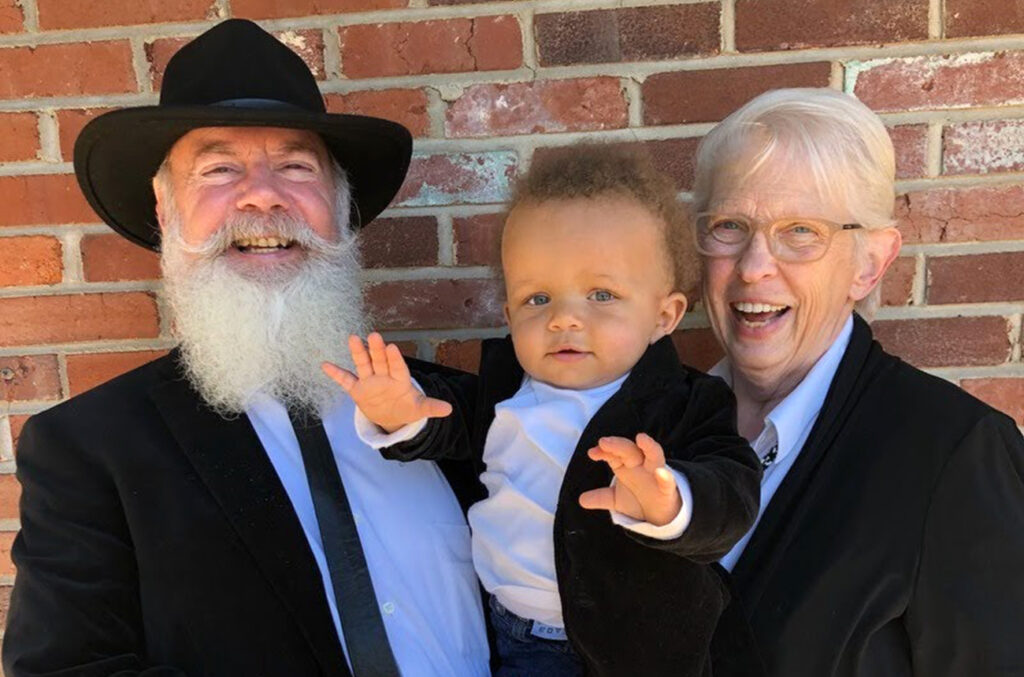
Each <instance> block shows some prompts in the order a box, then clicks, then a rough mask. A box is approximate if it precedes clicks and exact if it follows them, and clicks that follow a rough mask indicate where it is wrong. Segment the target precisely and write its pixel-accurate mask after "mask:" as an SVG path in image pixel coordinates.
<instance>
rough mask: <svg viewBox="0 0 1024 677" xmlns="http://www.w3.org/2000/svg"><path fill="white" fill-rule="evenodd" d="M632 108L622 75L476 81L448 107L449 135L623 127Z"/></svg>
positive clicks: (447, 125)
mask: <svg viewBox="0 0 1024 677" xmlns="http://www.w3.org/2000/svg"><path fill="white" fill-rule="evenodd" d="M628 122H629V111H628V107H627V104H626V98H625V96H624V95H623V92H622V86H621V84H620V83H619V80H618V78H583V79H578V80H546V81H541V82H529V83H514V84H510V85H502V84H499V85H491V84H487V85H474V86H472V87H469V88H467V89H466V91H465V93H464V94H463V95H462V96H460V97H459V98H458V100H457V101H455V102H454V103H452V104H451V105H450V106H449V108H448V113H447V115H446V121H445V134H446V135H447V136H450V137H464V136H497V135H505V134H539V133H545V132H575V131H593V130H599V129H619V128H622V127H625V126H626V125H627V124H628Z"/></svg>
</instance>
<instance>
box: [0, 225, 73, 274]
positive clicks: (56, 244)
mask: <svg viewBox="0 0 1024 677" xmlns="http://www.w3.org/2000/svg"><path fill="white" fill-rule="evenodd" d="M63 265H64V264H63V261H62V260H61V246H60V241H59V240H57V238H54V237H48V236H44V235H26V236H24V237H0V287H16V286H27V285H35V284H57V283H58V282H60V280H61V274H62V271H63Z"/></svg>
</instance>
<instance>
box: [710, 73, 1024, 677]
mask: <svg viewBox="0 0 1024 677" xmlns="http://www.w3.org/2000/svg"><path fill="white" fill-rule="evenodd" d="M894 164H895V163H894V159H893V149H892V144H891V142H890V140H889V137H888V134H887V133H886V130H885V128H884V127H883V125H882V123H881V121H880V120H879V119H878V117H877V116H875V115H874V114H873V113H872V112H871V111H870V110H868V109H867V108H866V107H865V106H863V105H862V104H860V103H859V102H858V101H856V100H855V99H853V98H852V97H849V96H846V95H844V94H841V93H839V92H836V91H832V90H826V89H793V90H778V91H774V92H769V93H767V94H764V95H762V96H760V97H758V98H756V99H754V100H753V101H751V102H750V103H748V104H747V105H746V106H744V107H743V108H741V109H740V110H738V111H737V112H735V113H734V114H733V115H731V116H730V117H729V118H727V119H726V120H725V121H723V122H722V123H721V124H720V125H718V126H717V127H716V128H715V129H714V130H713V131H712V132H711V133H710V134H709V135H708V136H707V137H706V138H705V139H704V141H703V142H702V144H701V147H700V150H699V152H698V163H697V177H696V182H695V186H694V203H695V208H696V211H697V212H698V213H699V214H698V217H697V221H696V233H697V246H698V250H699V251H700V253H701V255H702V258H703V268H704V303H705V307H706V309H707V313H708V317H709V319H710V321H711V325H712V328H713V330H714V332H715V335H716V336H717V338H718V340H719V341H720V343H721V344H722V345H723V347H724V348H725V352H726V358H725V359H724V360H723V361H722V362H721V363H720V364H718V365H717V366H716V367H715V369H714V370H713V372H712V373H716V374H718V375H720V376H721V377H722V378H724V379H725V380H726V381H727V382H728V383H730V384H731V386H732V388H733V390H734V392H735V394H736V399H737V404H738V415H739V426H740V432H741V433H742V434H743V435H744V436H745V437H747V438H748V439H749V440H750V441H751V444H752V446H753V447H754V450H755V451H756V452H757V453H758V454H759V455H760V456H761V458H762V465H763V466H764V467H765V474H764V480H763V483H762V493H761V514H760V516H759V518H758V523H757V524H756V526H755V527H754V529H753V530H752V531H751V532H750V533H749V534H747V536H746V537H745V538H744V539H743V540H741V541H740V542H739V543H738V544H737V545H736V547H735V548H734V549H733V550H732V551H731V552H730V553H729V554H728V555H727V556H726V557H725V558H724V559H723V560H722V564H723V566H724V567H725V568H726V569H728V570H730V571H731V572H732V578H733V585H734V588H735V592H736V597H737V604H738V605H739V606H738V607H734V611H735V612H736V613H742V614H744V615H745V616H746V618H747V619H748V620H749V622H750V626H751V629H752V630H753V633H754V635H755V638H756V639H757V643H758V645H759V647H760V650H761V654H762V659H763V661H764V663H765V666H766V668H767V671H768V674H771V675H785V676H786V677H804V676H807V677H821V676H826V675H864V676H871V677H875V676H879V675H882V676H888V675H923V676H927V677H937V676H943V675H963V676H964V677H968V676H969V677H980V676H983V675H996V674H998V675H1009V674H1022V675H1024V642H1021V641H1020V636H1021V634H1022V633H1024V481H1022V478H1024V442H1022V439H1021V436H1020V433H1019V431H1018V430H1017V428H1016V426H1015V425H1014V423H1013V421H1012V420H1011V419H1009V418H1008V417H1006V416H1005V415H1003V414H1001V413H999V412H997V411H995V410H994V409H992V408H991V407H988V406H987V405H985V404H983V403H982V402H980V401H978V400H976V399H974V398H973V397H971V396H970V395H967V394H966V393H964V392H963V391H961V390H960V389H958V388H956V387H955V386H953V385H951V384H949V383H947V382H945V381H942V380H940V379H938V378H935V377H932V376H929V375H927V374H925V373H923V372H921V371H919V370H917V369H915V368H913V367H911V366H909V365H907V364H904V363H903V362H901V361H900V360H899V359H898V358H896V357H893V356H891V355H889V354H887V353H885V352H884V351H883V350H882V349H881V347H879V345H878V344H877V343H874V342H873V341H872V338H871V330H870V328H869V327H868V324H867V321H866V320H865V319H864V318H870V317H871V315H872V312H873V310H874V308H876V307H877V304H878V286H879V281H880V280H881V278H882V276H883V274H884V273H885V271H886V269H887V268H888V266H889V264H891V263H892V261H893V259H894V258H895V257H896V255H897V253H898V251H899V247H900V235H899V232H898V231H897V230H896V229H895V227H894V225H893V224H894V221H893V218H892V210H893V201H894V189H893V177H894ZM720 648H721V649H722V650H723V651H724V652H725V653H726V654H727V653H728V647H720Z"/></svg>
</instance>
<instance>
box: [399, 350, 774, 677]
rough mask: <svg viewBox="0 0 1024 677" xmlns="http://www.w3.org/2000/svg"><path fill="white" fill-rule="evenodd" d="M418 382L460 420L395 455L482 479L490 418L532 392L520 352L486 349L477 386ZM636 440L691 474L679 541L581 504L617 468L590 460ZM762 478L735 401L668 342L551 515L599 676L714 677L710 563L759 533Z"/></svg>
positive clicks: (579, 642) (435, 379) (576, 629)
mask: <svg viewBox="0 0 1024 677" xmlns="http://www.w3.org/2000/svg"><path fill="white" fill-rule="evenodd" d="M414 373H415V375H416V378H417V380H418V381H419V383H420V385H421V386H422V387H423V389H424V391H425V392H426V393H427V394H429V395H431V396H433V397H438V398H441V399H444V400H447V401H448V402H451V403H452V404H453V405H454V408H455V411H454V412H453V413H452V415H451V416H449V417H447V418H443V419H433V420H432V421H431V422H430V423H429V424H428V426H427V428H426V429H425V430H424V431H423V432H422V433H420V435H419V436H417V438H415V439H413V440H410V441H409V442H405V443H402V444H399V445H395V446H393V447H389V448H388V449H386V450H384V451H385V454H386V455H387V456H389V457H390V458H395V459H399V460H411V459H414V458H434V459H436V458H450V459H470V460H472V461H473V462H474V463H475V464H476V465H477V468H478V469H479V470H483V463H482V457H483V448H484V440H485V438H486V435H487V430H488V429H489V427H490V424H491V421H492V420H493V418H494V407H495V405H496V404H497V403H498V402H501V401H503V400H506V399H508V398H510V397H512V396H513V395H514V394H515V393H516V391H518V390H519V388H520V386H521V385H522V381H523V369H522V367H521V366H520V365H519V363H518V361H517V360H516V357H515V352H514V350H513V348H512V342H511V340H509V339H507V338H506V339H501V340H488V341H485V342H484V346H483V354H482V359H481V365H480V376H479V377H474V376H470V375H461V376H458V377H454V378H453V377H451V376H447V375H439V374H423V373H418V372H416V371H415V370H414ZM640 432H645V433H648V434H649V435H651V436H652V437H653V438H654V439H655V440H657V441H658V442H659V443H660V444H662V446H663V447H664V449H665V454H666V457H667V459H668V465H669V466H671V467H672V468H674V469H676V470H679V471H681V472H683V473H684V474H685V475H686V477H687V479H688V481H689V483H690V486H691V488H692V490H693V503H694V506H693V518H692V521H691V523H690V525H689V527H688V528H687V529H686V531H685V533H684V534H683V535H682V536H681V537H680V538H678V539H675V540H672V541H656V540H652V539H646V538H643V537H641V536H636V535H634V534H632V533H631V532H628V531H626V530H624V529H622V528H620V527H618V526H615V525H614V524H613V523H612V522H611V519H610V518H609V515H608V513H607V512H606V511H603V510H596V511H595V510H584V509H583V508H581V507H580V505H579V502H578V498H579V495H580V494H581V493H583V492H584V491H587V490H588V489H595V488H599V487H606V486H608V484H609V482H611V479H612V473H611V471H610V470H609V468H608V466H607V464H605V463H597V462H594V461H591V460H590V458H589V457H588V456H587V453H586V452H587V450H588V449H589V448H591V447H593V446H595V445H596V443H597V440H598V438H600V437H603V436H608V435H617V436H623V437H628V438H633V437H635V436H636V435H637V433H640ZM760 477H761V468H760V464H759V462H758V459H757V456H756V455H755V454H754V452H753V451H752V450H751V449H750V447H749V445H748V444H747V442H746V440H744V439H743V438H742V437H740V436H739V435H738V434H737V432H736V405H735V400H734V398H733V396H732V393H731V392H730V390H729V388H728V387H727V386H726V385H725V384H724V383H723V382H722V381H721V380H719V379H716V378H713V377H710V376H708V375H706V374H703V373H701V372H698V371H696V370H693V369H690V368H688V367H685V366H683V365H682V364H680V362H679V359H678V357H677V355H676V352H675V348H674V347H673V346H672V342H671V340H670V339H668V338H664V339H662V340H660V341H658V342H657V343H655V344H654V345H652V346H651V347H650V348H648V350H647V351H646V352H645V353H644V355H643V357H642V358H641V359H640V361H639V362H638V363H637V365H636V366H635V367H634V368H633V370H632V371H631V372H630V375H629V377H628V378H627V379H626V380H625V381H624V382H623V384H622V387H621V389H620V390H619V391H618V392H617V393H615V394H614V395H613V396H612V397H611V398H610V399H609V400H608V401H607V402H606V403H605V404H604V406H603V407H601V409H600V410H599V411H598V412H597V414H595V416H594V417H593V419H591V421H590V423H589V424H588V425H587V426H586V428H585V429H584V431H583V434H582V436H581V437H580V440H579V442H578V444H577V445H576V449H575V451H574V453H573V456H572V458H571V460H570V461H569V465H568V467H567V468H566V472H565V477H564V478H563V480H562V488H561V490H560V494H559V498H558V507H557V510H556V513H555V525H554V545H555V570H556V574H557V577H558V588H559V594H560V596H561V599H562V611H563V617H564V619H565V623H566V631H567V633H568V636H569V640H570V641H571V642H572V644H573V647H574V649H575V650H576V651H577V652H578V653H579V655H580V656H581V657H582V658H583V660H584V662H585V663H586V665H587V669H588V673H589V674H592V675H615V676H619V677H625V676H632V675H652V676H654V675H673V676H680V677H684V676H689V675H710V674H711V666H710V660H709V653H708V647H709V643H710V638H711V635H712V633H713V631H714V629H715V626H716V623H717V622H718V618H719V614H720V611H721V610H722V608H723V607H724V606H725V604H726V603H727V601H728V599H729V594H728V591H727V589H726V588H725V586H724V585H723V583H722V580H721V578H720V577H719V575H718V574H717V573H716V571H715V569H714V568H713V567H712V566H711V565H710V564H709V563H711V562H715V561H716V560H717V559H718V558H719V557H721V556H722V555H723V554H725V553H726V552H728V551H729V549H730V548H731V547H732V545H733V544H734V543H735V542H736V541H737V540H738V539H739V538H740V537H742V536H743V534H744V533H745V532H746V531H747V530H748V529H749V528H750V525H751V524H752V523H753V520H754V519H755V517H756V515H757V509H758V500H759V497H760ZM722 632H723V633H727V632H728V630H727V629H723V631H722ZM733 650H736V651H741V650H742V647H741V646H739V645H738V644H737V646H734V647H733ZM715 674H716V675H717V674H719V673H718V672H716V673H715Z"/></svg>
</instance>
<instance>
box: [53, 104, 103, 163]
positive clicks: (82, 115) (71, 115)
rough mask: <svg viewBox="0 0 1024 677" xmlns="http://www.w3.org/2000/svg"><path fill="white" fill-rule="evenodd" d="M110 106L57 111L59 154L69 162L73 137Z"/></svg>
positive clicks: (73, 146)
mask: <svg viewBox="0 0 1024 677" xmlns="http://www.w3.org/2000/svg"><path fill="white" fill-rule="evenodd" d="M110 110H113V109H112V108H79V109H68V110H59V111H57V135H58V136H59V137H60V156H61V158H63V159H64V160H67V161H68V162H70V161H71V160H72V159H73V158H74V149H75V139H77V138H78V134H79V132H81V131H82V128H83V127H85V125H86V124H87V123H88V122H89V121H90V120H92V119H93V118H94V117H96V116H97V115H101V114H103V113H106V112H108V111H110Z"/></svg>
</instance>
